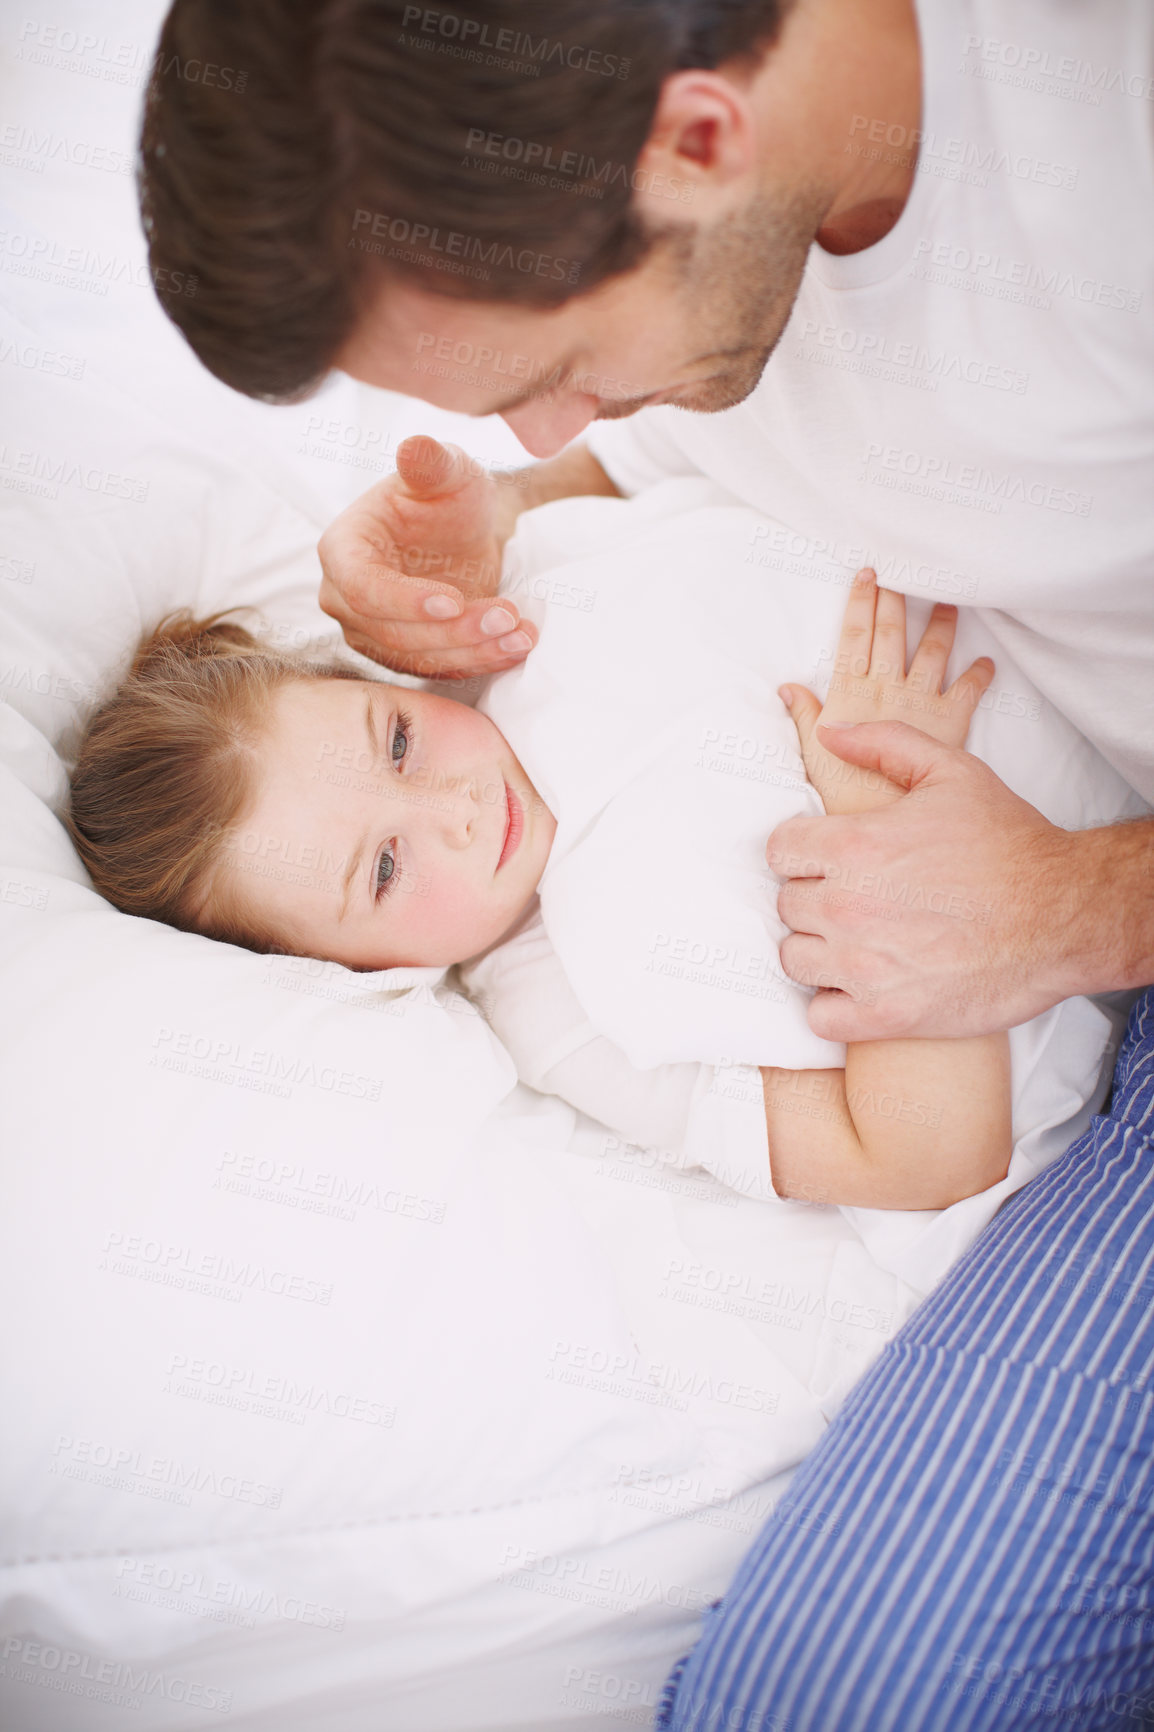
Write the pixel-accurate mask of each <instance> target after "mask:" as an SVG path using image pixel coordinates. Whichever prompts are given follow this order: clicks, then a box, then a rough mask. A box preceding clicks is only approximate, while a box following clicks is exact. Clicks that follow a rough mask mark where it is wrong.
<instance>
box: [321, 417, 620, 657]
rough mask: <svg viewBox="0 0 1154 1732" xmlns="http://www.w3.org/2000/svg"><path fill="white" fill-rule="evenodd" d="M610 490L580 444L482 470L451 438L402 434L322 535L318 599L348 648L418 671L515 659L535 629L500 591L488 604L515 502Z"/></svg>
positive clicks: (521, 507)
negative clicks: (381, 471) (510, 466)
mask: <svg viewBox="0 0 1154 1732" xmlns="http://www.w3.org/2000/svg"><path fill="white" fill-rule="evenodd" d="M583 493H597V494H609V495H616V493H617V488H616V487H615V486H614V485H613V483H612V481H610V479H609V477H608V475H607V474H606V473H605V471H604V469H602V467H601V465H600V463H598V461H597V459H596V458H595V457H594V456H593V455H592V453H591V452H589V451H587V450H586V448H585V447H584V446H583V445H577V446H574V447H573V448H572V449H571V450H568V451H563V452H561V454H560V456H558V457H552V458H550V459H549V461H548V462H546V463H534V464H532V465H530V466H529V467H527V468H525V469H518V470H513V471H512V472H506V473H503V474H498V475H491V474H490V473H489V472H488V470H486V469H485V467H484V465H483V464H481V463H478V462H476V461H475V459H472V458H470V457H469V456H468V455H467V454H466V453H465V452H464V451H461V450H458V448H457V447H456V446H452V445H442V444H441V443H440V442H439V441H438V440H436V439H432V438H429V437H427V436H425V435H423V434H422V435H416V436H414V437H413V438H411V439H405V440H403V441H402V443H401V445H400V446H399V447H398V450H397V468H396V472H395V473H394V474H392V475H389V476H387V477H386V478H385V480H384V481H378V482H377V484H376V485H375V486H374V487H370V488H369V490H368V492H367V493H363V494H362V495H361V497H360V498H359V499H357V500H354V502H353V503H352V505H350V506H349V507H348V509H347V510H345V511H343V512H342V513H341V515H340V516H339V517H338V518H336V519H334V521H333V522H332V523H331V524H330V525H329V527H328V529H326V530H325V533H324V534H323V535H322V537H321V539H320V544H319V547H318V552H319V554H320V560H321V568H322V571H323V574H324V575H323V579H322V582H321V588H320V598H319V599H320V605H321V607H322V608H323V609H324V610H325V612H326V613H328V614H331V615H332V616H333V618H334V619H335V620H337V621H339V623H340V626H341V628H342V630H343V631H344V634H345V637H346V639H347V640H348V642H349V644H350V645H351V646H352V648H353V649H355V650H359V651H360V652H361V654H362V655H367V656H370V657H371V658H372V659H373V661H377V662H381V663H382V664H383V665H384V666H385V667H388V668H395V669H396V670H398V671H399V672H401V673H409V674H417V675H419V676H420V677H422V678H424V679H452V680H462V679H469V678H473V677H475V676H477V675H481V674H492V673H499V672H500V671H501V670H502V669H503V668H509V667H515V666H516V664H517V663H518V662H519V661H523V660H524V658H525V656H526V655H527V654H528V652H529V650H530V649H531V648H532V647H533V644H534V643H535V642H536V641H537V632H536V628H535V627H534V626H533V625H531V624H529V623H528V622H527V621H523V620H521V618H520V617H519V614H518V610H517V606H516V604H515V603H514V602H512V601H510V600H509V598H508V597H507V596H503V597H502V598H501V600H500V602H499V603H498V604H497V605H496V606H493V605H490V604H491V603H492V599H493V597H494V596H495V595H496V593H497V588H498V585H499V584H500V581H501V557H502V554H503V552H504V547H505V543H506V541H508V539H509V537H510V535H511V534H512V533H513V530H514V528H515V526H516V522H517V519H518V517H519V516H520V515H521V513H522V511H529V510H531V509H532V508H533V507H534V506H536V505H544V504H545V503H546V502H547V501H548V500H550V499H567V498H570V497H571V496H572V495H574V494H583Z"/></svg>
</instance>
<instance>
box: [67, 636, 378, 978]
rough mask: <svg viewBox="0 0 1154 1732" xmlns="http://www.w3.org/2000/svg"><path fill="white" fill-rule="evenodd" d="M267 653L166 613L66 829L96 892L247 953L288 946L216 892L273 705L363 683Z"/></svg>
mask: <svg viewBox="0 0 1154 1732" xmlns="http://www.w3.org/2000/svg"><path fill="white" fill-rule="evenodd" d="M360 678H362V676H361V675H360V674H358V673H357V672H356V671H355V670H354V669H353V668H349V667H345V666H343V665H341V664H340V663H339V662H335V661H329V662H322V663H319V664H318V663H315V662H306V661H304V660H303V659H301V658H300V657H298V656H293V655H289V654H286V653H284V652H281V651H277V650H269V649H267V648H265V647H264V646H263V645H261V644H260V643H259V642H258V641H257V639H256V638H255V637H254V636H253V634H252V633H251V632H250V631H247V630H246V629H245V628H244V627H243V626H242V625H238V624H237V623H236V621H235V620H233V619H231V618H230V617H229V615H228V614H227V613H216V614H212V615H211V616H210V617H209V618H207V619H195V618H194V617H193V615H192V614H191V613H189V612H187V611H183V612H180V613H174V614H170V615H168V617H167V618H165V619H163V620H162V621H161V623H160V624H159V625H158V626H157V627H156V629H155V631H153V632H150V633H149V634H148V635H147V636H146V637H144V638H143V639H142V640H141V642H140V644H139V645H138V647H137V650H136V654H135V655H134V657H133V660H132V665H131V667H130V669H129V671H128V674H127V676H126V678H125V679H124V681H123V683H122V684H121V685H120V687H119V689H118V690H117V691H116V693H115V694H114V695H113V696H112V697H111V698H109V699H108V700H107V702H105V703H104V704H102V705H101V706H100V708H99V709H98V710H97V711H96V713H95V714H94V715H93V717H92V719H91V721H90V722H89V724H88V726H87V728H86V729H85V731H84V736H83V739H82V741H81V745H80V752H79V755H78V758H77V762H76V768H75V771H74V772H73V776H72V793H71V801H70V808H69V812H68V816H67V819H66V823H67V826H68V831H69V834H70V835H71V837H72V840H73V842H74V843H75V844H76V848H77V851H78V852H79V854H80V857H81V859H82V860H83V862H84V864H85V866H86V867H87V869H88V872H89V874H90V875H91V878H92V881H93V883H94V884H95V886H96V888H97V890H98V891H99V892H100V894H101V895H102V896H104V897H107V899H108V901H109V902H112V903H113V904H115V906H116V907H117V908H120V909H122V910H123V911H124V913H126V914H137V915H141V916H143V917H144V918H146V919H148V920H163V921H165V922H167V924H168V925H169V926H176V927H179V928H180V929H182V930H183V931H186V932H201V933H204V934H205V935H206V936H207V937H209V938H222V939H225V940H226V941H227V942H229V943H231V944H240V945H243V946H245V947H246V948H247V949H249V950H258V951H269V950H277V949H281V948H282V946H281V945H280V944H279V943H278V941H277V938H276V935H275V934H274V933H272V932H271V931H268V930H266V929H264V928H263V927H262V926H261V924H260V922H259V921H258V920H257V919H256V918H255V917H254V916H253V914H252V913H251V912H250V911H248V910H246V909H245V908H244V907H243V906H242V905H241V903H240V902H239V900H238V899H237V898H236V897H235V896H231V897H230V896H227V895H225V894H223V892H222V889H221V887H220V886H219V885H217V884H216V882H215V879H216V874H217V867H218V865H219V862H220V858H221V853H222V850H223V847H224V844H225V840H226V838H227V835H228V832H229V831H230V829H232V828H233V827H234V826H235V825H236V824H237V823H239V822H240V820H241V819H242V818H243V816H244V814H245V811H246V809H247V808H248V807H249V806H250V804H251V803H252V800H253V798H254V795H255V792H256V789H255V783H254V777H255V772H256V768H257V749H258V747H259V744H260V739H261V733H262V729H263V726H264V724H265V722H266V719H267V715H268V709H269V700H270V698H271V696H272V694H273V693H274V692H275V691H277V690H279V689H280V688H282V687H284V686H287V685H291V684H292V683H293V682H295V681H302V680H313V679H350V680H355V679H360Z"/></svg>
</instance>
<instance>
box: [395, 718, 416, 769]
mask: <svg viewBox="0 0 1154 1732" xmlns="http://www.w3.org/2000/svg"><path fill="white" fill-rule="evenodd" d="M412 729H413V723H412V718H411V717H410V716H407V715H406V714H405V712H404V710H401V711H400V713H399V714H398V716H397V724H396V727H395V728H394V729H393V743H392V746H391V747H390V755H391V757H392V760H393V763H394V764H399V763H400V761H401V759H402V758H403V757H404V755H405V753H406V752H407V751H408V749H409V740H410V738H411V736H412Z"/></svg>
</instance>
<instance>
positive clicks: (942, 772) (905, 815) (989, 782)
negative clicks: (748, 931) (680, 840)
mask: <svg viewBox="0 0 1154 1732" xmlns="http://www.w3.org/2000/svg"><path fill="white" fill-rule="evenodd" d="M819 733H820V735H821V737H822V743H823V745H824V746H825V747H826V748H827V749H828V750H829V751H831V752H833V753H834V754H835V755H836V756H837V757H838V758H840V759H843V760H844V761H845V762H846V763H847V764H855V765H857V766H859V767H860V768H861V769H865V770H870V771H874V772H876V773H880V774H881V775H882V776H884V777H885V778H886V779H887V781H889V782H892V783H896V784H897V785H898V786H899V787H901V788H903V789H905V790H906V792H905V794H904V796H903V797H901V798H900V799H898V800H897V801H896V802H895V803H893V804H892V805H888V806H885V807H884V808H882V809H880V810H877V811H874V812H868V813H862V814H860V815H858V816H854V817H832V818H830V817H827V818H810V817H799V818H790V819H787V821H786V822H785V823H784V824H780V825H779V826H778V828H777V829H776V830H775V831H774V833H773V835H772V836H771V837H770V841H769V846H768V848H767V850H766V859H767V860H768V862H769V865H770V867H771V868H772V870H773V871H774V872H775V873H776V874H777V875H778V877H779V878H782V879H785V880H787V882H786V883H785V885H784V887H783V888H782V890H781V893H780V895H779V897H778V904H777V906H778V911H779V913H780V914H781V917H782V919H783V920H784V921H785V923H786V925H787V926H789V927H792V929H793V931H792V934H791V936H790V937H788V938H787V939H786V940H785V942H784V944H783V945H782V947H781V960H782V966H783V967H784V969H785V971H786V973H787V974H789V975H790V976H791V977H792V978H793V979H794V980H796V981H799V982H800V983H801V984H802V985H805V986H816V987H818V988H821V989H823V990H819V991H818V993H817V994H816V996H815V997H814V999H813V1001H812V1004H811V1006H810V1014H809V1021H810V1026H811V1027H812V1028H813V1030H814V1032H815V1033H817V1034H821V1035H824V1036H825V1037H826V1038H827V1039H830V1040H844V1041H860V1040H887V1039H894V1038H898V1037H901V1036H922V1037H929V1038H943V1037H954V1036H964V1035H978V1034H990V1033H993V1032H995V1031H996V1030H999V1029H1004V1028H1011V1027H1013V1026H1014V1024H1016V1023H1019V1022H1024V1021H1026V1019H1027V1018H1029V1017H1031V1016H1036V1015H1037V1014H1038V1013H1039V1012H1041V1011H1043V1010H1045V1009H1047V1008H1048V1007H1049V1006H1050V1005H1051V1004H1055V1003H1057V1002H1058V1000H1059V999H1062V998H1066V997H1069V996H1070V995H1071V994H1073V993H1077V992H1082V991H1087V992H1096V991H1104V990H1106V989H1107V988H1108V987H1110V986H1124V985H1129V984H1130V982H1129V981H1128V980H1127V979H1125V978H1124V975H1125V972H1126V964H1125V963H1124V961H1123V959H1122V958H1121V957H1120V956H1119V955H1118V954H1117V946H1116V945H1114V944H1113V943H1111V942H1110V941H1109V939H1108V937H1106V936H1103V934H1107V935H1108V934H1109V933H1110V931H1111V922H1112V921H1113V922H1114V924H1117V918H1118V917H1117V912H1116V910H1117V904H1116V903H1114V902H1113V901H1112V899H1111V896H1110V889H1111V878H1110V859H1109V853H1108V851H1106V850H1104V848H1103V847H1102V845H1101V842H1100V840H1099V839H1105V838H1106V837H1117V836H1118V835H1119V833H1120V832H1133V833H1134V840H1133V842H1132V844H1131V846H1132V847H1133V848H1135V849H1140V848H1142V847H1145V848H1146V849H1147V851H1148V850H1149V839H1148V838H1146V839H1145V841H1143V838H1142V836H1141V834H1140V833H1141V832H1143V831H1145V830H1146V826H1145V825H1143V824H1138V825H1133V826H1126V825H1122V826H1116V827H1113V828H1112V829H1111V830H1110V831H1090V832H1086V833H1085V834H1082V835H1079V834H1077V833H1074V832H1070V831H1066V830H1060V829H1058V828H1057V827H1056V826H1055V825H1053V824H1050V823H1048V822H1047V820H1046V819H1045V818H1043V817H1042V815H1041V813H1040V812H1037V811H1035V810H1034V808H1033V807H1032V806H1030V805H1027V803H1026V802H1025V800H1020V799H1019V798H1018V796H1017V795H1016V794H1013V793H1011V792H1010V790H1009V788H1007V787H1006V786H1005V784H1004V783H1003V782H1001V781H999V779H998V777H997V776H995V774H994V772H993V771H992V770H990V769H989V768H988V767H987V766H986V765H985V764H983V763H982V762H981V760H980V759H978V758H975V757H972V756H971V755H970V754H969V753H968V752H965V751H962V750H960V749H958V748H956V747H951V746H946V745H942V744H941V743H939V742H938V741H936V740H933V739H930V738H929V737H928V735H926V734H924V733H922V732H921V731H920V730H919V729H917V728H913V727H910V726H908V725H907V724H906V723H904V722H871V723H867V724H865V725H861V726H851V727H843V728H832V727H826V726H821V725H820V724H819ZM1125 846H1126V845H1125V844H1123V846H1122V853H1124V852H1125ZM1114 859H1115V862H1116V865H1117V868H1118V870H1119V871H1120V872H1121V874H1122V877H1123V879H1124V880H1125V878H1126V877H1127V874H1128V873H1131V871H1132V875H1133V876H1135V878H1136V880H1137V879H1138V878H1140V877H1141V876H1142V873H1143V871H1148V868H1147V867H1143V866H1142V864H1141V862H1140V861H1139V860H1138V858H1137V855H1136V856H1135V861H1134V864H1133V868H1132V869H1131V867H1130V866H1129V865H1125V866H1124V865H1123V862H1122V860H1121V857H1120V853H1119V849H1118V846H1117V845H1116V846H1115V851H1114ZM1148 894H1149V892H1148V891H1147V895H1148ZM1134 903H1135V915H1136V916H1137V913H1138V902H1137V896H1135V898H1134ZM1122 905H1123V906H1125V892H1123V902H1122ZM1097 939H1100V940H1101V948H1100V953H1099V951H1098V950H1097V949H1096V948H1095V946H1096V940H1097ZM1137 966H1138V967H1141V966H1142V964H1141V963H1139V964H1137Z"/></svg>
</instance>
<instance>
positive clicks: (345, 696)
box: [221, 679, 557, 969]
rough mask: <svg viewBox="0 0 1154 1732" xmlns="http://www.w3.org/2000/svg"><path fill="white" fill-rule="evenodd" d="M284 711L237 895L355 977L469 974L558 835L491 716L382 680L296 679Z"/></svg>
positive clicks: (240, 864)
mask: <svg viewBox="0 0 1154 1732" xmlns="http://www.w3.org/2000/svg"><path fill="white" fill-rule="evenodd" d="M271 706H272V707H271V712H270V717H269V726H268V728H267V730H266V733H265V738H264V740H263V742H262V745H261V748H260V766H259V768H258V771H257V776H256V781H257V785H258V788H259V793H258V796H257V800H256V804H255V805H254V806H253V807H252V809H251V810H250V811H249V812H248V814H247V815H246V816H245V818H244V819H243V820H242V821H241V822H240V823H239V824H238V825H237V826H236V827H235V829H234V831H233V832H232V833H231V836H230V838H229V845H228V847H227V848H226V851H225V853H224V856H223V860H222V865H221V873H222V876H224V877H225V878H227V884H226V890H227V893H228V894H229V895H230V896H235V897H237V898H238V899H240V901H241V904H242V906H243V907H244V908H246V909H252V910H254V911H255V912H257V913H258V914H259V916H260V919H261V921H262V923H263V924H265V925H266V926H267V925H270V924H271V926H272V929H273V930H274V931H275V932H276V933H277V934H278V935H281V941H282V942H283V943H284V944H285V946H286V948H288V949H291V950H299V951H300V952H302V953H304V954H308V955H313V956H323V957H325V958H327V959H329V960H331V961H333V962H341V963H344V964H345V966H346V967H349V968H361V969H374V968H390V967H395V966H398V965H401V964H411V965H443V964H448V963H453V962H463V961H464V960H465V959H466V958H467V957H471V956H476V955H477V954H478V953H479V952H480V951H482V950H487V949H488V948H489V946H490V945H492V944H495V943H496V942H497V940H498V939H500V938H501V937H503V935H504V934H505V933H506V932H507V931H508V930H509V928H510V927H512V926H513V925H514V924H515V923H516V921H517V920H518V919H519V918H520V916H521V915H522V914H523V913H524V911H525V909H526V907H527V906H528V904H529V902H530V901H531V900H532V897H533V895H534V893H535V891H536V888H537V884H538V881H539V880H540V877H541V873H542V872H543V870H544V867H545V862H546V860H547V859H548V857H549V849H550V847H551V846H552V842H553V836H554V833H555V831H556V828H557V826H556V821H555V820H554V818H553V815H552V813H551V812H549V811H548V809H547V808H546V807H545V805H544V804H543V803H542V801H541V798H540V796H539V795H538V794H537V792H536V790H535V789H534V787H533V785H532V783H531V782H530V781H529V778H528V777H527V776H526V774H525V772H524V770H523V769H522V768H521V766H520V764H519V763H518V762H517V760H516V758H515V757H514V756H513V753H512V751H511V750H510V748H509V745H508V743H507V741H506V740H505V737H504V735H503V734H502V733H501V732H500V731H499V730H498V729H497V728H496V727H495V726H494V725H493V723H492V722H491V721H489V719H488V717H486V716H483V715H479V714H478V712H477V711H476V710H473V709H470V708H468V706H467V705H465V704H460V703H457V702H455V701H454V700H453V699H451V698H440V697H433V696H430V695H429V694H428V693H425V692H416V691H409V690H408V689H407V688H401V687H399V686H390V685H383V684H378V683H377V682H376V681H370V680H342V679H336V680H326V679H314V680H308V681H304V680H300V681H295V682H293V683H292V684H291V685H288V686H284V687H282V688H281V689H280V690H279V691H276V692H274V693H273V695H272V698H271ZM406 717H407V718H408V721H407V723H406V721H405V719H404V718H406Z"/></svg>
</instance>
